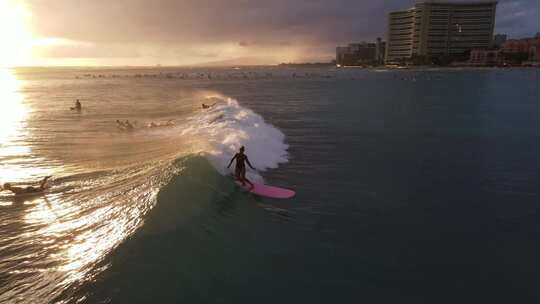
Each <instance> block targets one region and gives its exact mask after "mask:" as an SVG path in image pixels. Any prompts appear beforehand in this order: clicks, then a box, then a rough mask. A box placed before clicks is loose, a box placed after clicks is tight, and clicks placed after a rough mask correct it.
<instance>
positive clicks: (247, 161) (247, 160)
mask: <svg viewBox="0 0 540 304" xmlns="http://www.w3.org/2000/svg"><path fill="white" fill-rule="evenodd" d="M246 163H247V164H248V165H249V167H250V168H251V169H253V170H257V169H255V168H253V166H252V165H251V163H250V162H249V159H248V157H247V156H246Z"/></svg>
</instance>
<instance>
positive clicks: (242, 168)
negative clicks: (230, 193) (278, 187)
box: [227, 146, 255, 188]
mask: <svg viewBox="0 0 540 304" xmlns="http://www.w3.org/2000/svg"><path fill="white" fill-rule="evenodd" d="M244 150H245V148H244V146H242V147H240V151H239V152H238V153H236V154H235V155H234V157H233V158H232V159H231V162H230V163H229V165H228V166H227V168H229V167H231V164H232V162H233V161H234V160H235V159H236V169H235V174H234V175H235V178H236V180H238V181H239V182H241V183H242V186H245V185H246V183H248V184H249V185H250V186H251V188H253V187H255V186H254V185H253V183H252V182H250V181H249V180H248V179H247V178H246V164H245V163H247V164H248V165H249V167H250V168H251V169H253V170H255V168H253V166H252V165H251V163H250V162H249V159H248V157H247V155H245V154H244Z"/></svg>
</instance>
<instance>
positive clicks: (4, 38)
mask: <svg viewBox="0 0 540 304" xmlns="http://www.w3.org/2000/svg"><path fill="white" fill-rule="evenodd" d="M29 17H30V13H29V12H28V10H27V9H26V8H25V6H24V5H23V3H22V2H21V1H18V0H0V41H1V43H0V66H4V67H5V66H17V65H26V64H28V62H29V60H30V58H31V53H32V34H31V33H30V31H29V30H28V29H27V26H26V21H27V19H28V18H29Z"/></svg>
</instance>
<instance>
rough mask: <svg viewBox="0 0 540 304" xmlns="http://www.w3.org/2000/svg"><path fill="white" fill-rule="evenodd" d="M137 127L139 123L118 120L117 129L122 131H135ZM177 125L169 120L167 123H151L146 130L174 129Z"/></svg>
mask: <svg viewBox="0 0 540 304" xmlns="http://www.w3.org/2000/svg"><path fill="white" fill-rule="evenodd" d="M136 125H137V122H136V121H134V122H130V121H129V120H126V121H121V120H119V119H117V120H116V127H117V128H118V129H120V130H121V131H133V130H135V127H136ZM175 125H176V124H175V123H174V120H172V119H169V120H167V121H166V122H158V123H156V122H153V121H152V122H150V123H148V124H146V125H145V127H146V128H162V127H173V126H175Z"/></svg>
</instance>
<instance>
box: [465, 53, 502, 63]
mask: <svg viewBox="0 0 540 304" xmlns="http://www.w3.org/2000/svg"><path fill="white" fill-rule="evenodd" d="M503 61H504V58H503V55H502V52H501V50H485V49H474V50H472V51H471V57H470V59H469V65H471V66H499V65H502V64H503Z"/></svg>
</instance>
